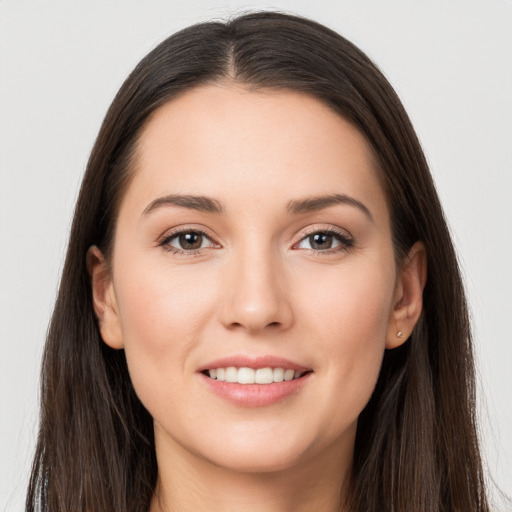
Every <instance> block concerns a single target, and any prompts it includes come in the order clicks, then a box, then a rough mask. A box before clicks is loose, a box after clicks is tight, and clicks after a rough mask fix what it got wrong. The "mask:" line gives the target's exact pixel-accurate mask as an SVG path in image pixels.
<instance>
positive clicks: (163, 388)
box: [88, 84, 426, 512]
mask: <svg viewBox="0 0 512 512" xmlns="http://www.w3.org/2000/svg"><path fill="white" fill-rule="evenodd" d="M139 142H140V144H139V147H138V153H137V157H136V162H135V168H134V177H133V180H132V181H131V183H130V185H129V187H128V189H127V191H126V193H125V196H124V198H123V200H122V203H121V207H120V211H119V216H118V220H117V226H116V234H115V242H114V250H113V256H112V261H111V262H109V263H110V264H109V265H107V262H105V261H104V259H103V256H102V254H101V252H100V251H99V250H98V249H97V248H96V247H92V248H91V249H90V251H89V254H88V263H89V269H90V273H91V276H92V285H93V296H94V307H95V311H96V314H97V316H98V320H99V324H100V330H101V333H102V337H103V339H104V341H105V343H107V344H108V345H109V346H111V347H113V348H116V349H124V350H125V353H126V358H127V362H128V367H129V370H130V376H131V379H132V382H133V385H134V388H135V390H136V392H137V394H138V396H139V398H140V400H141V401H142V403H143V404H144V405H145V407H146V408H147V409H148V410H149V412H150V413H151V415H152V416H153V418H154V425H155V443H156V454H157V459H158V467H159V478H158V485H157V490H156V493H155V499H154V500H153V503H152V507H151V510H152V511H153V512H155V511H159V510H160V511H164V510H165V511H170V510H179V511H189V510H190V511H197V510H211V511H231V510H237V511H241V512H246V511H256V510H257V511H258V512H261V511H268V512H270V511H276V512H277V511H279V512H283V511H292V510H293V511H302V510H304V511H306V510H309V511H310V510H324V511H330V510H333V511H334V510H337V511H339V510H340V503H341V501H340V500H341V499H342V497H343V495H344V493H345V492H346V489H347V486H348V481H349V475H350V467H351V462H352V456H353V447H354V439H355V432H356V426H357V418H358V416H359V414H360V412H361V411H362V409H363V408H364V406H365V405H366V403H367V402H368V400H369V398H370V396H371V393H372V391H373V389H374V386H375V383H376V380H377V377H378V373H379V369H380V364H381V361H382V357H383V354H384V350H385V349H386V348H388V349H392V348H394V347H396V346H398V345H399V344H401V343H403V342H404V341H405V340H406V339H407V335H408V333H410V332H411V330H412V329H413V327H414V325H415V323H416V322H417V320H418V317H419V315H420V313H421V306H422V304H421V294H422V290H423V286H424V284H425V279H426V256H425V251H424V248H423V246H422V244H421V243H417V244H415V246H413V248H412V249H411V252H410V254H409V257H408V258H407V260H406V262H404V265H403V266H401V270H400V271H398V270H397V268H396V265H395V258H394V252H393V246H392V243H391V230H390V220H389V219H390V215H389V210H388V206H387V204H386V198H385V196H384V193H383V190H382V188H381V186H380V183H379V179H378V175H377V170H376V165H375V162H374V157H373V155H372V152H371V150H370V149H369V146H368V144H367V143H366V141H365V139H364V137H363V136H362V135H361V134H360V133H359V132H358V131H357V130H356V129H355V128H354V127H353V126H352V125H351V124H349V123H348V122H347V121H345V120H344V119H342V118H341V117H340V116H339V115H337V114H335V113H333V112H332V111H331V110H330V109H329V108H328V107H326V106H325V105H324V104H322V103H321V102H319V101H318V100H316V99H313V98H311V97H308V96H306V95H303V94H299V93H295V92H290V91H263V92H261V91H260V92H249V91H247V90H245V89H244V88H242V87H241V86H238V85H234V84H218V85H208V86H201V87H198V88H195V89H192V90H190V91H188V92H186V93H185V94H183V95H181V96H180V97H179V98H177V99H174V100H172V101H170V102H168V103H167V104H165V105H164V106H163V107H161V108H160V109H159V110H157V111H156V112H155V113H154V114H153V115H152V117H151V118H150V120H149V122H148V123H147V124H146V126H145V128H144V129H143V131H142V134H141V137H140V141H139ZM169 194H187V195H199V196H208V197H211V198H213V199H215V201H217V202H219V203H220V204H221V205H222V207H223V212H222V213H212V212H205V211H198V210H195V209H191V208H186V207H183V206H176V205H160V206H157V207H155V208H153V209H152V210H151V212H149V213H146V214H144V213H143V212H144V211H145V210H146V209H147V208H148V206H149V205H151V204H152V202H154V201H155V200H157V199H158V198H161V197H163V196H167V195H169ZM331 194H344V195H346V196H349V197H351V198H353V199H356V200H357V201H359V202H361V203H362V204H364V205H365V207H366V208H367V209H368V212H369V214H370V215H368V214H367V213H365V212H364V211H363V210H362V209H361V208H359V207H357V206H354V205H353V204H332V205H330V206H328V207H325V208H322V209H318V210H315V211H305V212H302V213H290V212H289V210H288V206H289V204H290V201H296V200H303V199H305V198H311V197H313V196H325V195H331ZM370 216H371V218H370ZM182 228H183V229H184V230H186V231H187V232H191V231H194V229H195V230H197V229H201V230H202V231H204V232H205V233H206V234H207V237H205V238H203V242H202V246H201V248H200V249H199V250H198V251H196V252H195V253H193V254H192V253H191V251H190V250H189V249H183V248H181V251H182V252H181V253H176V252H175V250H176V249H180V243H179V239H178V238H177V237H175V238H174V239H171V240H169V236H170V235H172V234H174V233H175V229H182ZM332 230H334V231H336V232H337V233H339V234H341V235H342V236H343V237H345V238H347V239H349V242H346V241H339V240H338V239H337V238H333V239H332V240H333V242H332V243H333V247H332V248H331V249H326V248H325V247H326V246H325V247H324V246H320V248H319V246H314V243H313V245H312V240H311V238H310V236H311V234H312V233H318V232H321V233H325V232H326V231H332ZM336 236H338V235H336ZM164 239H167V242H166V244H167V245H165V246H164V245H162V241H163V240H164ZM328 240H329V239H328ZM327 245H328V244H327ZM169 246H171V247H169ZM173 249H174V251H173ZM398 330H401V331H403V332H404V336H403V337H402V338H399V337H398V336H397V331H398ZM239 354H242V355H246V356H252V357H256V356H264V355H273V356H279V357H284V358H287V359H291V360H292V361H294V362H297V363H300V364H301V365H304V367H306V368H308V369H310V370H311V371H312V373H311V374H310V375H309V377H308V380H307V382H306V384H305V385H304V386H303V387H302V388H301V389H300V390H299V391H297V392H296V393H294V394H293V395H291V396H289V397H286V398H285V399H283V400H280V401H278V402H277V403H273V404H271V405H267V406H264V407H252V408H248V407H242V406H239V405H236V404H233V403H230V402H228V401H227V400H225V399H224V398H222V397H219V396H217V395H216V394H214V393H212V392H211V391H210V389H209V388H208V386H206V385H205V379H204V376H202V375H201V374H200V373H199V372H198V369H199V368H201V367H203V366H204V365H205V364H207V363H208V362H211V361H213V360H215V359H218V358H221V357H226V356H232V355H239Z"/></svg>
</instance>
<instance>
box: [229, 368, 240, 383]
mask: <svg viewBox="0 0 512 512" xmlns="http://www.w3.org/2000/svg"><path fill="white" fill-rule="evenodd" d="M237 381H238V371H237V369H236V368H235V367H234V366H228V367H227V368H226V382H237Z"/></svg>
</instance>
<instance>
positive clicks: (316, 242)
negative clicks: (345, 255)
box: [308, 233, 333, 251]
mask: <svg viewBox="0 0 512 512" xmlns="http://www.w3.org/2000/svg"><path fill="white" fill-rule="evenodd" d="M308 238H309V244H310V246H311V249H315V251H317V250H322V249H330V248H331V247H332V242H333V236H332V235H331V234H329V233H315V234H314V235H311V236H310V237H308Z"/></svg>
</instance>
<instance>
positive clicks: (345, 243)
mask: <svg viewBox="0 0 512 512" xmlns="http://www.w3.org/2000/svg"><path fill="white" fill-rule="evenodd" d="M183 234H195V235H201V236H203V237H205V238H207V239H208V240H210V242H211V244H212V246H215V245H218V244H215V242H214V241H213V240H212V238H211V237H210V236H209V235H208V234H207V233H206V232H205V231H203V230H201V229H197V228H193V229H179V230H176V231H173V232H172V233H169V234H167V235H166V236H165V237H164V238H163V239H162V240H161V241H160V242H159V244H158V245H159V246H160V247H162V248H163V249H164V250H166V251H169V252H171V253H173V254H176V255H179V256H190V257H193V256H200V255H201V254H202V252H201V250H202V249H204V247H203V248H202V249H201V248H199V249H192V250H185V249H179V248H178V247H173V246H171V245H169V244H170V242H171V241H172V240H174V239H175V238H177V237H179V236H180V235H183ZM317 234H322V235H329V236H332V237H333V238H335V239H336V240H337V241H338V242H339V243H340V245H339V246H338V247H334V248H332V249H326V250H315V249H305V250H307V251H309V252H310V253H311V254H314V255H317V256H326V255H330V254H334V253H338V252H347V251H349V250H350V249H351V248H352V247H353V246H354V240H353V239H352V238H351V237H350V236H347V234H346V233H343V232H341V231H337V230H335V229H332V228H330V229H318V228H317V229H311V230H310V231H306V232H305V233H303V235H302V237H301V238H300V240H299V241H298V242H297V243H295V244H294V245H293V248H294V249H295V248H296V246H298V245H299V244H301V243H302V242H303V241H304V240H306V239H307V238H309V237H311V236H313V235H317ZM295 250H299V249H295Z"/></svg>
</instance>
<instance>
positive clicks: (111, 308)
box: [86, 245, 124, 349]
mask: <svg viewBox="0 0 512 512" xmlns="http://www.w3.org/2000/svg"><path fill="white" fill-rule="evenodd" d="M86 261H87V270H88V272H89V275H90V277H91V287H92V301H93V307H94V313H95V314H96V318H97V319H98V325H99V328H100V332H101V337H102V338H103V341H104V342H105V343H106V344H107V345H108V346H109V347H111V348H114V349H121V348H123V347H124V344H123V336H122V330H121V321H120V317H119V311H118V307H117V301H116V296H115V292H114V286H113V283H112V273H111V271H110V268H109V266H108V264H107V262H106V261H105V258H104V257H103V254H102V253H101V251H100V250H99V249H98V248H97V247H96V246H95V245H93V246H91V247H90V248H89V250H88V251H87V257H86Z"/></svg>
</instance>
